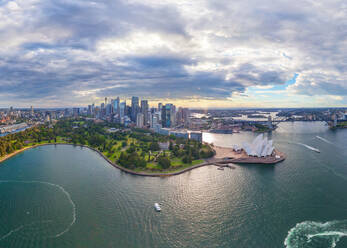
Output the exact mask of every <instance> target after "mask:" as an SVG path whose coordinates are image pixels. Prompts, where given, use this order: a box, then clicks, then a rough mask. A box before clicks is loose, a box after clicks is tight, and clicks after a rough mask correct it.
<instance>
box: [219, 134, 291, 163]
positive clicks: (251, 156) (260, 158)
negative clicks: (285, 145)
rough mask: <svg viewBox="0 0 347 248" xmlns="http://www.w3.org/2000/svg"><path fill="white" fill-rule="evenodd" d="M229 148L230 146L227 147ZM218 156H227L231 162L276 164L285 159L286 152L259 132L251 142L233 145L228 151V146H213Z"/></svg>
mask: <svg viewBox="0 0 347 248" xmlns="http://www.w3.org/2000/svg"><path fill="white" fill-rule="evenodd" d="M229 149H230V148H229ZM215 150H216V151H217V155H216V156H219V157H223V156H224V158H226V157H228V158H229V160H228V161H229V162H231V163H239V164H276V163H279V162H281V161H283V160H285V159H286V154H284V153H283V152H280V151H278V150H277V149H275V147H274V146H273V141H272V140H269V139H268V138H267V137H264V135H263V134H259V135H258V136H257V137H256V138H255V139H254V140H253V142H252V143H251V144H249V143H246V142H245V143H243V144H242V146H241V147H240V146H237V145H234V146H233V148H232V151H230V150H229V151H230V152H229V153H228V148H222V147H215Z"/></svg>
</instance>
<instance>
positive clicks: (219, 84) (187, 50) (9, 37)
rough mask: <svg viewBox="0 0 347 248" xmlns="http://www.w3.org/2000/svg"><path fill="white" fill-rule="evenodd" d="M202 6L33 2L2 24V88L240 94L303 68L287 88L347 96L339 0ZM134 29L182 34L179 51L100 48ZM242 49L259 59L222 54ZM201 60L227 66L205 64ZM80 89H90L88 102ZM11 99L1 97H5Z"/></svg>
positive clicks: (68, 94)
mask: <svg viewBox="0 0 347 248" xmlns="http://www.w3.org/2000/svg"><path fill="white" fill-rule="evenodd" d="M21 3H23V2H21ZM26 4H31V1H30V0H28V1H27V2H26ZM191 4H194V3H191ZM204 4H205V6H204V8H205V9H206V10H208V11H207V14H204V13H203V12H202V13H199V14H200V15H194V16H193V15H190V14H189V13H190V12H189V9H186V10H184V11H183V10H182V8H184V7H182V6H180V5H178V4H176V2H175V1H173V2H172V3H170V4H157V5H155V4H149V3H146V1H143V2H141V3H135V2H133V3H130V2H125V1H120V0H116V1H111V2H110V1H106V0H105V1H102V0H100V1H82V0H77V1H66V0H64V1H53V0H45V1H39V3H33V5H32V6H31V8H25V9H22V10H21V11H20V12H18V13H17V15H20V16H18V18H17V19H15V20H18V21H17V22H18V23H19V24H14V23H13V22H6V23H8V24H6V25H5V26H1V25H0V31H1V32H0V39H1V40H3V41H4V44H5V45H11V46H10V47H11V49H9V50H4V49H3V50H1V49H0V58H1V59H0V92H1V93H7V94H9V95H11V97H17V98H18V99H20V101H21V100H23V101H30V100H32V101H37V100H38V99H41V98H44V99H48V101H49V99H53V100H54V101H55V102H57V101H58V102H59V101H60V102H61V103H62V104H64V102H65V101H66V100H67V99H69V101H73V100H71V99H74V98H75V99H76V101H80V102H83V103H85V102H87V101H89V100H90V97H102V96H112V95H113V96H115V95H121V96H131V95H139V96H144V97H148V98H153V99H158V98H162V97H165V98H189V97H191V96H197V97H201V98H206V99H217V98H218V99H223V98H226V97H230V96H231V94H232V92H235V91H236V92H239V93H241V94H242V93H243V92H245V90H246V88H247V87H249V86H254V85H268V84H284V83H285V82H286V81H287V80H289V79H290V78H291V76H292V75H293V74H294V73H299V75H300V80H299V81H298V82H300V84H295V85H294V86H291V89H294V90H295V92H296V93H298V94H306V95H316V94H333V95H346V94H347V89H346V80H347V78H346V74H347V73H346V68H347V58H346V54H347V47H346V37H347V26H346V25H347V17H346V13H347V7H346V4H345V3H344V2H343V1H339V0H336V1H322V2H321V3H319V4H316V5H313V4H312V3H311V2H309V1H301V2H295V3H294V2H293V1H284V0H281V1H277V2H273V1H270V0H263V1H261V2H259V1H256V0H247V1H227V0H225V1H206V2H205V3H204ZM20 5H21V4H20V3H19V6H20ZM5 6H6V4H2V5H1V6H0V11H2V12H1V13H3V15H5V16H9V17H10V16H11V15H14V14H15V13H14V12H13V13H12V12H11V11H8V10H6V9H5V8H6V7H5ZM199 7H201V6H199ZM11 18H12V17H11ZM6 20H7V19H6ZM0 21H1V19H0ZM3 23H5V22H3ZM137 32H142V33H148V34H149V33H156V34H159V35H160V37H161V38H162V39H163V40H166V41H170V42H172V41H173V39H174V38H173V37H179V38H180V39H179V41H177V42H176V40H175V41H174V43H175V44H176V45H177V47H178V49H177V48H170V47H162V46H159V47H157V49H156V50H155V51H153V50H151V51H146V52H145V54H137V53H136V51H135V50H134V51H132V50H130V52H129V54H121V53H116V55H114V56H111V55H112V51H109V53H110V54H111V55H109V54H108V53H107V52H106V53H105V54H102V55H100V54H98V50H97V47H96V46H97V44H98V42H99V41H101V40H103V39H107V38H110V39H122V38H124V37H127V36H128V35H129V34H131V33H137ZM203 40H206V42H209V44H210V46H209V47H208V48H204V49H206V50H203V49H201V47H199V42H202V41H203ZM137 42H139V41H137ZM141 42H143V43H146V42H150V41H147V40H143V41H141ZM238 47H241V48H244V49H246V50H247V49H248V48H249V49H251V52H252V53H255V55H256V56H253V55H254V54H252V56H253V57H252V56H249V57H248V54H243V55H238V54H231V55H226V54H225V51H227V50H233V49H234V48H238ZM265 48H266V49H268V48H273V49H274V50H278V51H279V52H278V55H276V56H274V55H273V54H271V55H268V54H266V53H264V54H262V50H263V49H265ZM259 54H260V55H259ZM108 55H109V56H108ZM283 58H284V59H287V60H288V62H285V63H284V62H283V60H282V59H283ZM204 63H212V64H216V65H218V66H220V67H221V68H222V69H219V68H218V69H216V70H213V69H206V70H203V69H199V66H200V65H201V64H204ZM287 63H288V65H287ZM190 68H197V69H193V70H191V69H190ZM319 72H322V74H320V73H319ZM312 83H314V84H312ZM76 92H77V93H76ZM78 92H87V93H88V92H91V93H88V94H91V95H88V97H86V98H84V99H83V97H81V96H80V95H78ZM8 100H9V99H5V100H2V99H0V104H1V103H2V102H7V101H8Z"/></svg>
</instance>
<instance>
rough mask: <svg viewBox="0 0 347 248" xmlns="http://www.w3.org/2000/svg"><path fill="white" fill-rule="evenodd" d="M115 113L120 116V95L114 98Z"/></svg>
mask: <svg viewBox="0 0 347 248" xmlns="http://www.w3.org/2000/svg"><path fill="white" fill-rule="evenodd" d="M112 109H113V114H115V115H118V117H119V116H120V112H119V111H120V109H119V97H117V98H116V99H115V100H113V104H112Z"/></svg>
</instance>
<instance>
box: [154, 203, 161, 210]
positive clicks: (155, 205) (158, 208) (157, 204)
mask: <svg viewBox="0 0 347 248" xmlns="http://www.w3.org/2000/svg"><path fill="white" fill-rule="evenodd" d="M154 208H155V211H157V212H160V211H161V208H160V205H159V203H157V202H156V203H154Z"/></svg>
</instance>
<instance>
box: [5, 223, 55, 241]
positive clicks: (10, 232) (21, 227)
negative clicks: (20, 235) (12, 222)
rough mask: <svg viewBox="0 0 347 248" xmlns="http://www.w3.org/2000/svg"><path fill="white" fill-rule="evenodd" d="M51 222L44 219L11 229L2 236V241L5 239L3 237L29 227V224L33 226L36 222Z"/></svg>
mask: <svg viewBox="0 0 347 248" xmlns="http://www.w3.org/2000/svg"><path fill="white" fill-rule="evenodd" d="M49 222H53V221H51V220H43V221H34V222H32V223H30V224H27V225H21V226H19V227H17V228H15V229H13V230H11V231H9V232H8V233H7V234H5V235H4V236H2V237H0V241H1V240H3V239H6V238H7V237H9V236H10V235H11V234H13V233H15V232H18V231H20V230H22V229H23V228H24V227H27V226H32V225H34V224H37V223H49Z"/></svg>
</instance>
